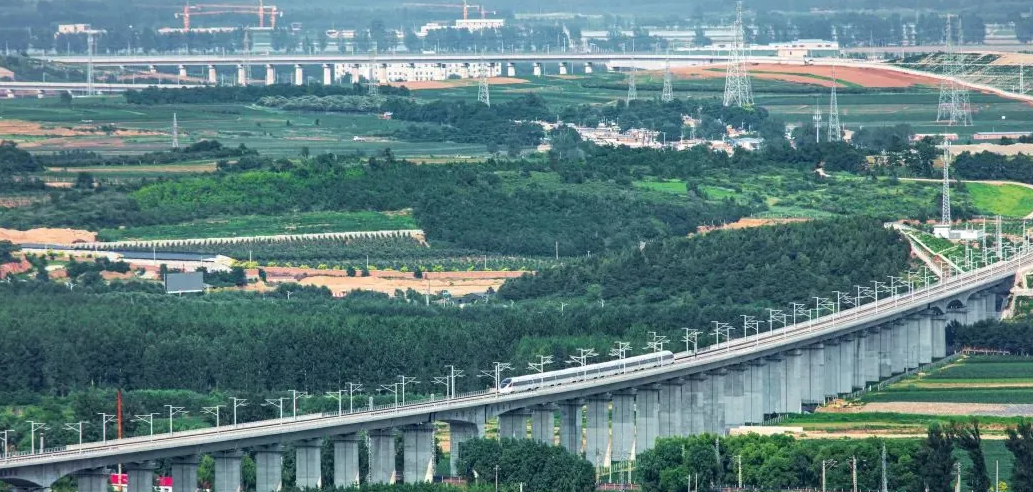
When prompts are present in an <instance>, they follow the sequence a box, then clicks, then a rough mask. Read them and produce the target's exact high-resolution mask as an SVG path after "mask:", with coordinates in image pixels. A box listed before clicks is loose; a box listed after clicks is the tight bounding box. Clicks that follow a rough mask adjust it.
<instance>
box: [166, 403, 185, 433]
mask: <svg viewBox="0 0 1033 492" xmlns="http://www.w3.org/2000/svg"><path fill="white" fill-rule="evenodd" d="M165 408H167V409H169V435H170V436H171V435H172V417H175V416H176V415H179V414H183V415H186V414H187V413H189V412H187V411H186V410H184V409H183V407H176V406H173V405H165Z"/></svg>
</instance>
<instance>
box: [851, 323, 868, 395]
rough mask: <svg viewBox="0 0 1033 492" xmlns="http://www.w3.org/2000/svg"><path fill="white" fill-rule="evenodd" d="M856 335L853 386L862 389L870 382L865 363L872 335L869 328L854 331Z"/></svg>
mask: <svg viewBox="0 0 1033 492" xmlns="http://www.w3.org/2000/svg"><path fill="white" fill-rule="evenodd" d="M854 337H855V338H856V340H854V380H853V382H852V386H853V387H854V389H861V388H864V386H865V383H867V382H868V378H867V377H866V376H867V374H866V373H865V364H866V362H867V360H868V359H867V357H866V356H867V353H868V352H867V350H868V339H869V338H871V337H870V336H869V335H868V330H861V331H859V332H857V333H854Z"/></svg>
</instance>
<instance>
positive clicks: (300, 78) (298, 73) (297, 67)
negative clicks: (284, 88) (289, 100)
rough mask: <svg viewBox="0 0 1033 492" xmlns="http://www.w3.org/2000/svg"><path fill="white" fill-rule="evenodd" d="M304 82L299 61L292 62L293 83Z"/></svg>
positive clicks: (301, 83)
mask: <svg viewBox="0 0 1033 492" xmlns="http://www.w3.org/2000/svg"><path fill="white" fill-rule="evenodd" d="M304 84H305V71H304V70H303V69H302V67H301V64H300V63H295V64H294V85H304Z"/></svg>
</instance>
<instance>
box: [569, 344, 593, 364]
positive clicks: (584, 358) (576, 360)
mask: <svg viewBox="0 0 1033 492" xmlns="http://www.w3.org/2000/svg"><path fill="white" fill-rule="evenodd" d="M577 351H578V355H571V356H570V360H568V361H566V363H567V364H577V365H579V366H581V367H585V366H587V365H588V359H590V358H592V357H596V356H598V355H599V354H598V353H597V352H596V351H595V350H594V349H590V348H587V349H586V348H579V349H577Z"/></svg>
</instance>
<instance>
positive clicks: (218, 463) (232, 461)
mask: <svg viewBox="0 0 1033 492" xmlns="http://www.w3.org/2000/svg"><path fill="white" fill-rule="evenodd" d="M243 456H244V453H242V452H241V451H240V450H233V451H220V452H218V453H215V454H214V455H213V457H214V458H215V483H214V484H213V488H214V490H215V492H241V490H243V489H242V487H241V485H240V458H241V457H243ZM173 480H175V479H173Z"/></svg>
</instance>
